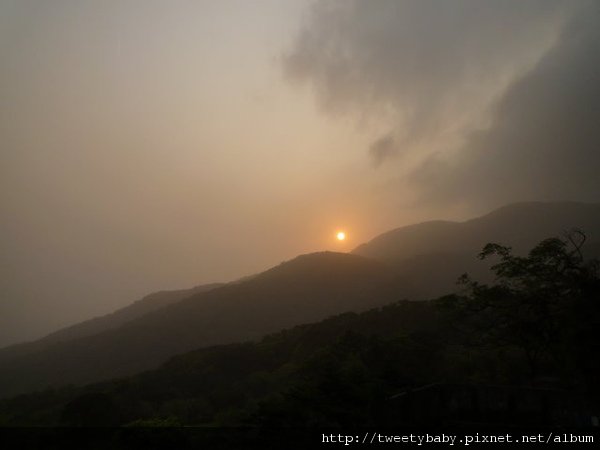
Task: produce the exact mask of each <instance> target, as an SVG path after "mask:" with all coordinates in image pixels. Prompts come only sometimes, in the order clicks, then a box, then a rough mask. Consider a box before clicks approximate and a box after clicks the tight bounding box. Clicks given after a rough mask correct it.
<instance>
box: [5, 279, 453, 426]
mask: <svg viewBox="0 0 600 450" xmlns="http://www.w3.org/2000/svg"><path fill="white" fill-rule="evenodd" d="M285 269H286V270H288V268H285ZM307 269H308V268H307ZM271 276H276V274H271ZM442 326H443V325H442V322H441V320H440V313H439V311H437V310H436V308H435V307H433V305H432V303H431V302H409V301H403V302H398V303H396V304H392V305H388V306H384V307H382V308H381V309H379V308H377V309H372V310H369V311H367V312H364V313H361V314H356V313H345V314H341V315H338V316H334V317H331V318H329V319H326V320H324V321H322V322H318V323H315V324H309V325H300V326H297V327H294V328H291V329H288V330H284V331H280V332H278V333H275V334H272V335H269V336H267V337H265V338H263V339H262V340H261V341H260V342H257V343H249V342H247V343H235V344H228V345H219V346H214V347H207V348H202V349H199V350H194V351H192V352H189V353H185V354H182V355H179V356H176V357H174V358H172V359H170V360H169V361H168V362H166V363H164V364H162V365H161V366H160V368H158V369H156V370H153V371H149V372H145V373H142V374H139V375H136V376H133V377H130V378H126V379H121V380H115V381H109V382H103V383H99V384H95V385H90V386H87V387H83V388H62V389H59V390H49V391H46V392H43V393H39V394H33V395H24V396H21V397H17V398H15V399H11V400H4V401H0V425H61V424H68V425H119V424H125V423H128V422H132V421H135V420H152V419H158V421H160V420H161V418H165V417H166V418H168V417H172V418H174V419H175V422H173V424H178V423H186V424H189V423H191V424H200V423H212V424H219V423H220V424H231V423H230V421H234V422H233V423H234V424H235V421H237V420H240V419H242V420H243V416H240V414H234V415H232V416H231V417H228V415H227V411H230V410H231V409H232V408H239V409H241V408H251V409H252V412H253V413H257V412H258V408H259V405H258V404H257V403H255V402H256V401H258V400H261V401H265V402H267V403H266V404H265V406H264V407H268V406H267V405H268V403H270V402H271V403H272V402H274V401H276V399H277V397H276V395H277V394H282V393H284V392H285V391H286V390H287V389H288V388H290V387H293V386H295V385H301V384H302V383H304V382H305V380H306V378H307V376H308V377H309V378H310V377H314V376H316V375H317V374H318V373H320V372H327V371H334V372H335V373H338V375H340V377H339V378H338V379H337V381H336V383H338V382H339V383H346V382H349V381H350V379H348V377H352V376H353V371H356V370H357V369H360V366H358V367H353V364H357V363H358V364H362V363H360V362H359V361H358V360H356V361H354V358H355V357H356V355H354V352H356V351H359V352H360V354H361V356H360V357H361V358H362V357H364V358H367V359H368V361H369V363H370V364H373V367H369V368H368V370H370V371H373V374H377V376H381V377H384V378H385V380H386V384H385V385H384V384H383V383H382V384H381V385H380V386H378V387H377V388H378V392H377V393H376V397H375V398H374V399H373V401H381V400H382V396H384V395H383V394H387V395H391V394H392V393H394V392H395V391H396V390H398V389H402V388H404V387H406V386H409V385H411V384H412V383H415V382H417V383H418V382H421V381H423V380H425V381H426V380H436V379H437V377H438V374H437V373H436V372H435V371H434V370H431V369H432V364H433V363H434V362H435V364H439V362H440V361H441V354H440V353H439V350H440V348H441V346H442V345H443V343H442V342H441V340H440V339H441V337H442V334H441V333H440V331H441V329H442ZM391 339H395V341H391ZM392 342H393V343H392ZM400 354H401V355H402V356H403V358H398V356H399V355H400ZM365 370H366V368H365ZM344 373H345V375H342V374H344ZM330 375H334V373H333V372H332V373H331V374H330ZM355 381H356V382H357V385H356V389H361V390H362V389H364V388H365V387H364V386H361V385H360V384H361V383H359V382H358V380H355ZM343 388H344V387H342V386H338V388H337V389H338V390H340V389H343ZM372 388H375V386H372ZM331 389H332V390H331V391H330V392H329V393H323V395H324V396H326V397H328V398H327V402H329V401H331V399H332V398H331V397H332V396H335V395H336V392H335V390H334V386H333V385H332V386H331ZM373 392H374V393H375V391H373ZM324 398H325V397H324ZM316 404H318V402H315V405H316ZM106 406H108V409H106ZM273 406H275V405H273ZM277 406H278V407H280V406H279V405H277ZM264 407H263V408H264ZM328 407H329V405H328ZM99 411H100V412H99ZM364 412H366V411H363V413H364ZM264 413H267V411H265V412H264ZM288 413H289V412H288ZM298 413H299V414H305V411H298ZM348 414H354V415H356V414H357V411H348ZM244 415H245V414H244ZM269 415H270V414H269ZM246 419H249V418H248V417H246ZM281 420H282V421H286V420H289V418H286V417H284V416H282V417H281ZM303 420H304V419H303ZM314 420H315V421H317V422H318V421H319V420H321V421H323V420H325V419H324V418H323V417H321V418H319V417H315V418H314ZM142 424H143V423H142ZM148 424H149V423H148Z"/></svg>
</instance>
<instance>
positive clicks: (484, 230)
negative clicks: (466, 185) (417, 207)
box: [353, 202, 600, 299]
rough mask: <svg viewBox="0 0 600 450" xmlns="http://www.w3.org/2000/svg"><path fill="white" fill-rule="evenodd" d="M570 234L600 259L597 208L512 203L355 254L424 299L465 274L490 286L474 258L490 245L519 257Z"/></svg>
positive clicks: (381, 239)
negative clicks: (386, 267) (391, 271)
mask: <svg viewBox="0 0 600 450" xmlns="http://www.w3.org/2000/svg"><path fill="white" fill-rule="evenodd" d="M573 228H579V229H581V230H583V231H584V232H585V233H586V235H587V238H588V239H587V242H586V244H585V247H584V252H587V253H586V254H587V256H589V257H597V256H600V204H588V203H576V202H554V203H544V202H527V203H515V204H511V205H508V206H505V207H502V208H499V209H497V210H495V211H492V212H491V213H489V214H486V215H484V216H481V217H478V218H475V219H472V220H467V221H465V222H449V221H430V222H424V223H419V224H416V225H409V226H405V227H401V228H397V229H395V230H391V231H388V232H386V233H383V234H381V235H379V236H377V237H375V238H374V239H372V240H371V241H369V242H368V243H366V244H363V245H360V246H359V247H357V248H356V249H355V250H354V251H353V253H354V254H357V255H361V256H365V257H368V258H373V259H377V260H379V261H383V262H386V263H388V264H391V265H393V266H394V268H395V270H396V271H397V272H398V273H399V274H402V276H403V277H404V278H406V279H408V280H411V283H412V287H413V290H414V291H415V292H417V293H418V296H419V298H423V299H425V298H431V297H437V296H440V295H444V294H446V293H448V292H451V291H453V290H454V289H455V288H456V286H455V283H456V279H457V278H458V277H459V276H460V275H462V274H463V273H465V272H468V273H469V274H471V275H473V276H474V277H475V278H478V279H481V280H483V281H491V279H490V272H489V270H488V268H489V264H488V263H481V261H479V260H478V258H477V255H478V254H479V252H480V251H481V249H482V248H483V246H484V245H485V244H487V243H488V242H496V243H499V244H502V245H508V246H511V247H513V249H514V251H515V252H516V253H517V254H518V253H523V252H525V251H526V250H528V249H530V248H531V247H533V246H534V245H535V244H536V243H537V242H539V241H540V240H541V239H544V238H547V237H554V236H560V235H561V234H562V233H564V232H565V231H567V230H570V229H573Z"/></svg>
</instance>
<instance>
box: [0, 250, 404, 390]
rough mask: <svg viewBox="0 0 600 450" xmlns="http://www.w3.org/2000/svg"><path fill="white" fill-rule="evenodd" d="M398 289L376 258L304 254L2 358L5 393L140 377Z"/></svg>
mask: <svg viewBox="0 0 600 450" xmlns="http://www.w3.org/2000/svg"><path fill="white" fill-rule="evenodd" d="M398 292H401V289H400V287H399V286H398V281H397V280H395V278H394V276H393V273H392V272H391V271H389V270H388V269H387V268H386V267H385V265H384V264H382V263H379V262H377V261H373V260H369V259H367V258H364V257H362V256H358V255H350V254H341V253H329V252H325V253H316V254H310V255H303V256H299V257H297V258H295V259H293V260H292V261H289V262H286V263H282V264H281V265H279V266H277V267H274V268H272V269H270V270H267V271H266V272H263V273H262V274H259V275H257V276H255V277H252V278H250V279H248V280H245V281H240V282H237V283H232V284H227V285H224V286H221V287H218V288H216V289H212V290H209V291H207V292H201V293H197V294H195V295H193V296H191V297H189V298H186V299H184V300H181V301H179V302H176V303H174V304H171V305H169V306H166V307H163V308H160V309H158V310H156V311H154V312H150V313H148V314H145V315H144V316H142V317H139V318H137V319H134V320H132V321H129V322H127V323H125V324H123V325H121V326H120V327H117V328H112V329H107V330H105V331H102V332H100V333H97V334H95V335H92V336H85V337H81V338H79V339H71V340H68V341H63V342H57V343H55V344H52V345H47V346H44V347H43V348H41V349H40V350H38V351H33V352H31V351H29V352H26V353H18V352H17V353H13V354H12V355H11V357H5V358H2V360H0V395H2V396H6V395H10V394H14V393H19V392H25V391H28V390H33V389H39V388H43V387H44V386H47V385H54V386H56V385H62V384H71V383H75V384H81V383H86V382H91V381H96V380H102V379H107V378H111V377H116V376H122V375H129V374H133V373H136V372H139V371H141V370H145V369H149V368H152V367H155V366H157V365H158V364H160V363H161V362H163V361H164V360H166V359H167V358H168V357H170V356H172V355H175V354H177V353H181V352H185V351H189V350H192V349H195V348H198V347H202V346H207V345H213V344H220V343H229V342H236V341H240V340H248V339H257V338H260V337H262V336H263V335H265V334H267V333H271V332H275V331H278V330H281V329H283V328H285V327H289V326H294V325H298V324H301V323H307V322H314V321H317V320H320V319H322V318H325V317H328V316H330V315H333V314H336V313H339V312H342V311H347V310H353V311H362V310H366V309H369V308H372V307H374V306H378V305H382V304H385V303H389V302H390V301H392V300H394V299H395V298H396V297H397V295H398Z"/></svg>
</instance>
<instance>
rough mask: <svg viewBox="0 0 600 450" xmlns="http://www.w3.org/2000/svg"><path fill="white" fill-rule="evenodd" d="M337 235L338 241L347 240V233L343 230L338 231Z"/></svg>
mask: <svg viewBox="0 0 600 450" xmlns="http://www.w3.org/2000/svg"><path fill="white" fill-rule="evenodd" d="M335 237H336V238H337V240H338V241H344V240H346V233H345V232H343V231H338V232H337V234H336V235H335Z"/></svg>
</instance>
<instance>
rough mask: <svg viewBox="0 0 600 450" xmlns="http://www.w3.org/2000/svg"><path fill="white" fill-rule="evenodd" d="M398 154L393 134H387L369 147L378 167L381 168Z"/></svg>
mask: <svg viewBox="0 0 600 450" xmlns="http://www.w3.org/2000/svg"><path fill="white" fill-rule="evenodd" d="M397 153H398V148H397V147H396V142H395V141H394V136H393V135H392V134H386V135H385V136H382V137H380V138H379V139H377V140H376V141H374V142H373V143H372V144H371V146H370V147H369V154H370V155H371V157H372V158H373V162H374V164H375V165H376V166H379V165H380V164H381V163H382V162H383V161H385V160H386V159H388V158H390V157H392V156H395V155H396V154H397Z"/></svg>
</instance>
